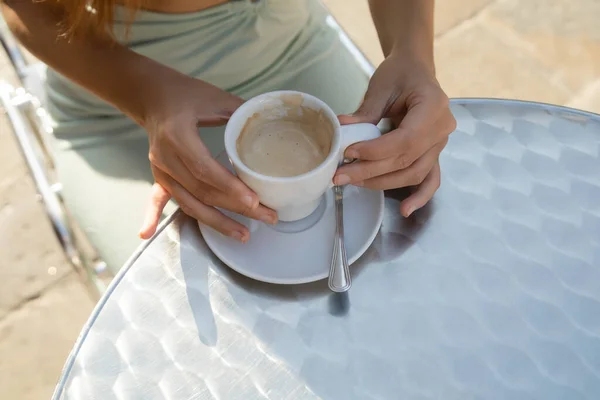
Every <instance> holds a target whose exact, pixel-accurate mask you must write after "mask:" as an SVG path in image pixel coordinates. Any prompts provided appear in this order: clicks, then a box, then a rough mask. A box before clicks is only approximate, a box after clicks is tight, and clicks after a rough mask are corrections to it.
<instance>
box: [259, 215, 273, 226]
mask: <svg viewBox="0 0 600 400" xmlns="http://www.w3.org/2000/svg"><path fill="white" fill-rule="evenodd" d="M260 220H261V221H262V222H264V223H265V224H269V225H274V224H275V223H276V222H277V220H276V218H275V217H273V216H272V215H263V216H261V217H260Z"/></svg>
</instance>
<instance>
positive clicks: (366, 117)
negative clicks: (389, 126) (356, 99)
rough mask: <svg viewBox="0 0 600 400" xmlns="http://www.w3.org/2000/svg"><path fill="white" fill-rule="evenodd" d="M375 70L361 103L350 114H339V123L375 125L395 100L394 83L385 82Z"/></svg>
mask: <svg viewBox="0 0 600 400" xmlns="http://www.w3.org/2000/svg"><path fill="white" fill-rule="evenodd" d="M381 78H383V77H378V76H377V72H376V73H375V75H373V77H372V78H371V81H370V82H369V87H368V88H367V92H366V93H365V96H364V98H363V101H362V103H361V104H360V106H358V108H357V109H356V111H354V112H353V113H352V114H350V115H340V116H339V117H338V119H339V121H340V124H342V125H348V124H358V123H364V122H366V123H371V124H375V125H377V124H378V123H379V121H381V119H382V118H383V117H384V116H385V115H386V114H387V113H388V111H389V110H390V108H391V107H392V105H393V104H394V102H395V101H396V100H397V97H398V96H397V95H396V94H395V92H396V90H395V88H394V85H390V84H389V82H388V84H385V83H384V81H385V79H381Z"/></svg>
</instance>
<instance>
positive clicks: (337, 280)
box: [329, 186, 352, 292]
mask: <svg viewBox="0 0 600 400" xmlns="http://www.w3.org/2000/svg"><path fill="white" fill-rule="evenodd" d="M333 193H334V196H335V221H336V222H335V236H334V240H333V255H332V257H331V266H330V267H329V289H331V290H332V291H333V292H345V291H347V290H348V289H350V286H352V281H351V278H350V271H349V270H348V259H347V258H346V247H345V246H344V203H343V199H344V187H343V186H334V188H333Z"/></svg>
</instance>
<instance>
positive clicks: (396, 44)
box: [369, 0, 434, 68]
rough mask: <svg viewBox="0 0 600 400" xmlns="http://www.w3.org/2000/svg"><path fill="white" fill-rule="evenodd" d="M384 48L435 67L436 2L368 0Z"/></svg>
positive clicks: (388, 53)
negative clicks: (434, 13) (434, 28)
mask: <svg viewBox="0 0 600 400" xmlns="http://www.w3.org/2000/svg"><path fill="white" fill-rule="evenodd" d="M369 6H370V8H371V15H372V17H373V22H374V23H375V27H376V29H377V33H378V35H379V41H380V42H381V48H382V50H383V53H384V54H385V56H386V57H387V56H388V55H390V54H392V53H399V54H401V55H404V56H405V55H407V54H409V55H411V56H412V57H417V58H418V60H419V61H420V62H423V63H426V64H427V65H430V66H431V67H432V68H433V35H434V33H433V32H434V31H433V10H434V0H369Z"/></svg>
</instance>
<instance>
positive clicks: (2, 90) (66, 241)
mask: <svg viewBox="0 0 600 400" xmlns="http://www.w3.org/2000/svg"><path fill="white" fill-rule="evenodd" d="M0 101H1V104H2V106H3V108H4V110H5V112H6V114H7V116H8V118H9V120H10V122H11V124H12V126H13V131H14V134H15V137H16V139H17V142H18V144H19V147H20V149H21V151H22V153H23V157H24V158H25V162H26V164H27V166H28V168H29V171H30V172H31V175H32V177H33V180H34V182H35V185H36V189H37V192H38V194H39V196H40V199H41V200H42V202H43V204H44V207H45V210H46V213H47V215H48V218H49V219H50V222H51V223H52V227H53V228H54V231H55V234H56V236H57V238H58V240H59V242H60V244H61V246H62V248H63V251H64V253H65V255H66V257H67V259H68V260H69V262H70V263H71V264H72V265H73V266H74V267H76V269H77V270H78V271H79V272H83V273H85V275H87V278H88V279H89V282H90V283H91V285H92V287H93V288H94V289H95V291H96V292H97V294H101V293H103V292H104V290H105V288H106V283H107V280H108V279H110V277H109V276H106V272H107V271H108V269H107V268H106V264H104V263H103V262H102V261H101V260H98V258H97V257H94V253H95V252H94V251H93V250H92V249H93V248H92V247H91V245H89V246H87V247H88V249H87V251H86V252H82V251H81V249H80V247H81V246H79V245H80V243H78V240H77V239H76V237H81V235H82V234H79V235H75V234H74V233H75V232H74V229H73V226H74V225H73V224H72V223H71V221H70V219H69V217H68V213H67V212H66V211H65V208H64V206H63V204H62V201H61V198H60V194H59V193H60V185H58V184H52V183H51V182H50V179H49V178H48V174H47V171H46V169H45V166H46V165H47V161H46V159H45V154H44V151H43V150H42V149H41V147H42V146H41V145H40V143H39V141H38V137H39V136H38V135H36V133H35V129H34V128H33V127H32V124H31V123H30V121H29V119H28V118H27V116H26V115H27V109H28V108H29V107H32V105H33V103H32V101H31V96H30V95H28V93H27V92H26V91H25V90H24V89H22V88H20V89H16V90H15V89H13V88H12V86H10V85H9V84H7V83H5V82H0Z"/></svg>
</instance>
